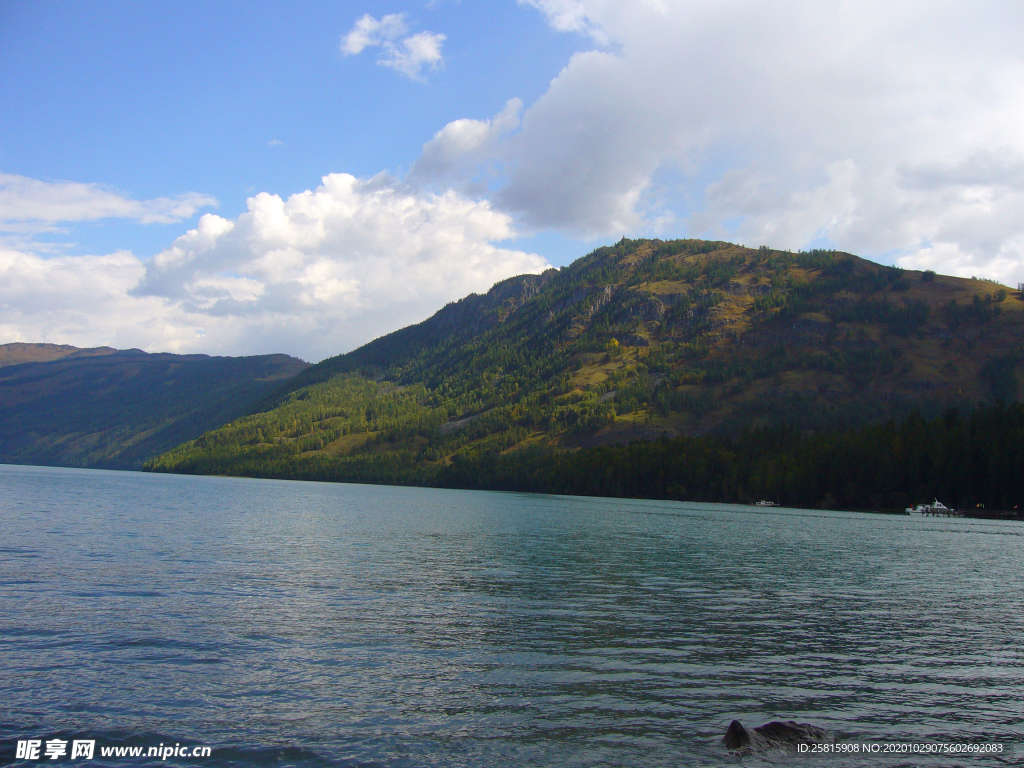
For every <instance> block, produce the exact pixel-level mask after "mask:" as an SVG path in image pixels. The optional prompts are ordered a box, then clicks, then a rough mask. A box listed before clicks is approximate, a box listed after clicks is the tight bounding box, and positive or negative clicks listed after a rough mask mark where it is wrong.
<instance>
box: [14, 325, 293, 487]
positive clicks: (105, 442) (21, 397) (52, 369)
mask: <svg viewBox="0 0 1024 768" xmlns="http://www.w3.org/2000/svg"><path fill="white" fill-rule="evenodd" d="M12 348H13V349H12ZM69 350H70V351H69ZM0 353H6V357H0V360H2V359H6V360H12V359H13V360H17V359H25V358H29V359H40V358H43V359H44V360H45V359H46V358H47V357H49V358H50V359H48V360H46V361H45V362H21V363H18V364H10V363H9V364H7V365H5V366H4V367H2V368H0V463H8V464H42V465H54V466H67V467H100V468H107V469H138V468H139V467H140V466H141V465H142V463H143V462H144V461H146V460H148V459H151V458H153V457H154V456H156V455H158V454H160V453H163V452H164V451H167V450H169V449H170V448H173V447H174V446H175V445H178V444H179V443H181V442H183V441H187V440H191V439H194V438H196V437H198V436H199V435H201V434H203V433H204V432H206V431H207V430H210V429H213V428H215V427H218V426H220V425H222V424H224V423H226V422H229V421H231V420H232V419H235V418H237V417H239V416H241V415H243V414H246V413H248V412H249V411H250V410H251V409H252V408H253V406H254V404H255V403H256V402H257V401H259V400H260V399H262V398H264V397H266V395H267V394H268V393H270V392H272V391H275V390H276V389H277V388H279V387H280V386H281V383H282V382H283V381H286V380H288V379H290V378H292V377H293V376H295V375H296V374H297V373H299V372H300V371H302V370H303V369H305V368H307V367H308V365H307V364H306V363H304V362H302V361H301V360H297V359H295V358H293V357H288V356H286V355H263V356H258V357H235V358H232V357H208V356H206V355H171V354H146V353H145V352H142V351H140V350H122V351H118V350H114V349H110V348H109V347H100V348H97V349H83V350H78V349H76V348H74V347H67V346H58V345H54V344H8V345H4V346H3V347H0Z"/></svg>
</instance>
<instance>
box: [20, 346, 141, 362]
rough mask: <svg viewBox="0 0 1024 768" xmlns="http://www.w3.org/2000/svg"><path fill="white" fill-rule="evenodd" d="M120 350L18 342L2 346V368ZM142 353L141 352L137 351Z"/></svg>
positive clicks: (94, 355) (105, 353) (110, 353)
mask: <svg viewBox="0 0 1024 768" xmlns="http://www.w3.org/2000/svg"><path fill="white" fill-rule="evenodd" d="M117 351H118V350H116V349H114V348H113V347H88V348H85V349H82V348H79V347H73V346H71V345H70V344H31V343H25V342H21V341H16V342H13V343H11V344H0V368H3V367H6V366H8V365H21V364H22V363H47V362H50V361H51V360H62V359H64V358H68V357H99V356H101V355H112V354H114V353H115V352H117ZM136 351H141V350H136Z"/></svg>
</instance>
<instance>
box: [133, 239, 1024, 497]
mask: <svg viewBox="0 0 1024 768" xmlns="http://www.w3.org/2000/svg"><path fill="white" fill-rule="evenodd" d="M1022 330H1024V301H1022V300H1021V297H1020V296H1019V295H1018V294H1017V293H1016V292H1012V293H1011V292H1009V291H1008V290H1007V289H1005V288H1003V287H1001V286H998V285H996V284H993V283H990V282H986V281H979V280H966V279H960V278H953V277H946V276H939V275H935V274H933V273H920V272H904V271H903V270H899V269H894V268H890V267H884V266H880V265H878V264H874V263H872V262H868V261H865V260H863V259H859V258H857V257H855V256H852V255H849V254H843V253H835V252H823V251H813V252H808V253H799V254H792V253H788V252H780V251H773V250H771V249H768V248H761V249H758V250H753V249H747V248H742V247H739V246H735V245H731V244H729V243H721V242H705V241H694V240H681V241H670V242H662V241H658V240H654V241H640V240H633V241H630V240H625V239H624V240H623V241H621V242H620V243H618V244H617V245H616V246H614V247H609V248H600V249H598V250H596V251H594V252H593V253H591V254H589V255H588V256H586V257H583V258H581V259H579V260H578V261H576V262H575V263H573V264H572V265H571V266H569V267H567V268H565V269H563V270H560V271H556V270H549V271H548V272H545V273H544V274H542V275H526V276H520V277H516V278H511V279H509V280H506V281H504V282H502V283H499V284H497V285H496V286H494V288H493V289H492V290H491V291H489V292H488V293H487V294H485V295H482V296H478V295H471V296H469V297H467V298H465V299H463V300H462V301H459V302H457V303H454V304H450V305H448V306H446V307H445V308H443V309H442V310H441V311H439V312H438V313H437V314H435V315H434V316H433V317H431V318H430V319H429V320H427V321H425V322H423V323H420V324H419V325H416V326H411V327H409V328H405V329H403V330H401V331H398V332H396V333H393V334H389V335H388V336H385V337H382V338H380V339H378V340H376V341H374V342H372V343H370V344H367V345H366V346H364V347H361V348H360V349H357V350H355V351H353V352H351V353H349V354H346V355H341V356H338V357H335V358H331V359H329V360H326V361H324V362H322V363H320V364H319V365H316V366H312V367H310V368H309V369H307V370H305V371H303V372H302V373H301V374H300V375H299V376H297V377H296V378H295V379H293V380H291V381H290V382H288V384H287V386H285V387H284V388H282V389H280V390H279V391H277V392H276V393H275V394H274V395H273V396H272V397H270V398H268V399H267V400H265V401H264V402H263V403H262V404H261V405H260V407H259V410H260V412H259V413H256V414H254V415H251V416H248V417H244V418H242V419H239V420H237V421H235V422H233V423H231V424H229V425H226V426H224V427H221V428H220V429H217V430H214V431H212V432H209V433H207V434H205V435H203V436H202V437H200V438H198V439H196V440H194V441H191V442H189V443H186V444H184V445H182V446H180V447H178V448H176V449H175V450H173V451H171V452H169V453H167V454H165V455H163V456H161V457H160V458H158V459H157V460H155V461H154V462H153V463H152V464H151V465H150V468H151V469H155V470H159V471H177V472H213V473H221V474H243V475H257V476H274V477H304V478H324V479H336V480H359V481H378V482H379V481H385V482H435V481H436V480H437V478H438V477H440V476H441V475H440V474H439V473H441V474H444V473H448V476H451V472H452V470H451V469H450V468H451V467H452V466H455V465H457V464H458V463H459V462H460V461H478V460H480V459H481V457H487V456H501V455H505V456H508V455H514V454H518V452H520V451H526V452H532V454H531V455H536V454H537V452H538V451H541V452H544V451H554V452H555V453H556V454H558V453H564V452H566V451H574V450H576V449H579V448H592V447H595V446H599V445H608V444H625V443H628V442H629V441H631V440H634V439H637V438H643V439H649V440H653V439H656V438H658V437H660V436H662V435H667V436H675V435H702V434H711V435H729V434H736V433H738V432H739V431H741V430H743V429H748V428H750V427H755V426H770V425H779V424H788V425H794V426H796V427H798V428H800V429H804V430H808V429H811V430H820V429H826V428H834V427H838V426H844V425H858V424H865V423H877V422H880V421H884V420H886V419H889V418H899V417H902V416H904V415H906V414H908V413H910V412H911V411H912V410H913V409H915V408H918V409H922V410H923V411H924V412H925V413H926V414H927V413H933V414H934V413H939V412H940V411H941V410H943V409H945V408H947V407H949V406H956V407H960V408H963V409H969V408H970V407H971V406H973V405H974V404H975V403H978V402H984V401H991V402H994V401H996V400H1004V401H1010V400H1014V399H1016V397H1017V376H1018V374H1019V373H1020V368H1021V364H1022V362H1024V354H1022V348H1021V347H1022V342H1021V339H1022V333H1021V332H1022ZM522 455H525V454H522ZM513 460H514V456H513ZM460 482H461V481H460Z"/></svg>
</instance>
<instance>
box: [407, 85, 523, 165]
mask: <svg viewBox="0 0 1024 768" xmlns="http://www.w3.org/2000/svg"><path fill="white" fill-rule="evenodd" d="M522 108H523V102H522V101H521V100H520V99H509V100H508V101H507V102H505V106H504V107H503V108H502V110H501V112H499V113H498V114H497V115H495V116H494V117H493V118H491V119H490V120H471V119H462V120H453V121H452V122H450V123H448V124H447V125H446V126H445V127H444V128H442V129H441V130H439V131H438V132H437V133H435V134H434V138H432V139H431V140H430V141H428V142H427V143H426V144H424V145H423V152H422V153H421V155H420V157H419V159H418V160H416V162H415V163H413V166H412V169H411V171H410V173H409V180H410V181H412V182H415V183H436V182H452V181H458V180H460V179H462V178H465V177H467V176H469V177H472V176H473V175H475V174H476V173H477V170H478V166H479V165H480V164H481V163H485V162H486V161H487V160H488V159H490V158H491V157H492V156H493V154H494V153H495V151H496V149H497V146H498V142H499V141H500V140H501V139H502V138H503V137H505V136H506V135H508V134H509V133H510V132H512V131H514V130H515V129H516V128H518V127H519V113H520V112H521V111H522Z"/></svg>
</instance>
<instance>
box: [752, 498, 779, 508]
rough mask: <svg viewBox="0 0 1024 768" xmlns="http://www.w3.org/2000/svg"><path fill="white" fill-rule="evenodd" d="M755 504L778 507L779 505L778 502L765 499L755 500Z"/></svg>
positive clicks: (757, 505)
mask: <svg viewBox="0 0 1024 768" xmlns="http://www.w3.org/2000/svg"><path fill="white" fill-rule="evenodd" d="M754 506H755V507H777V506H779V505H778V504H776V503H775V502H774V501H765V500H764V499H761V500H760V501H755V502H754Z"/></svg>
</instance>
